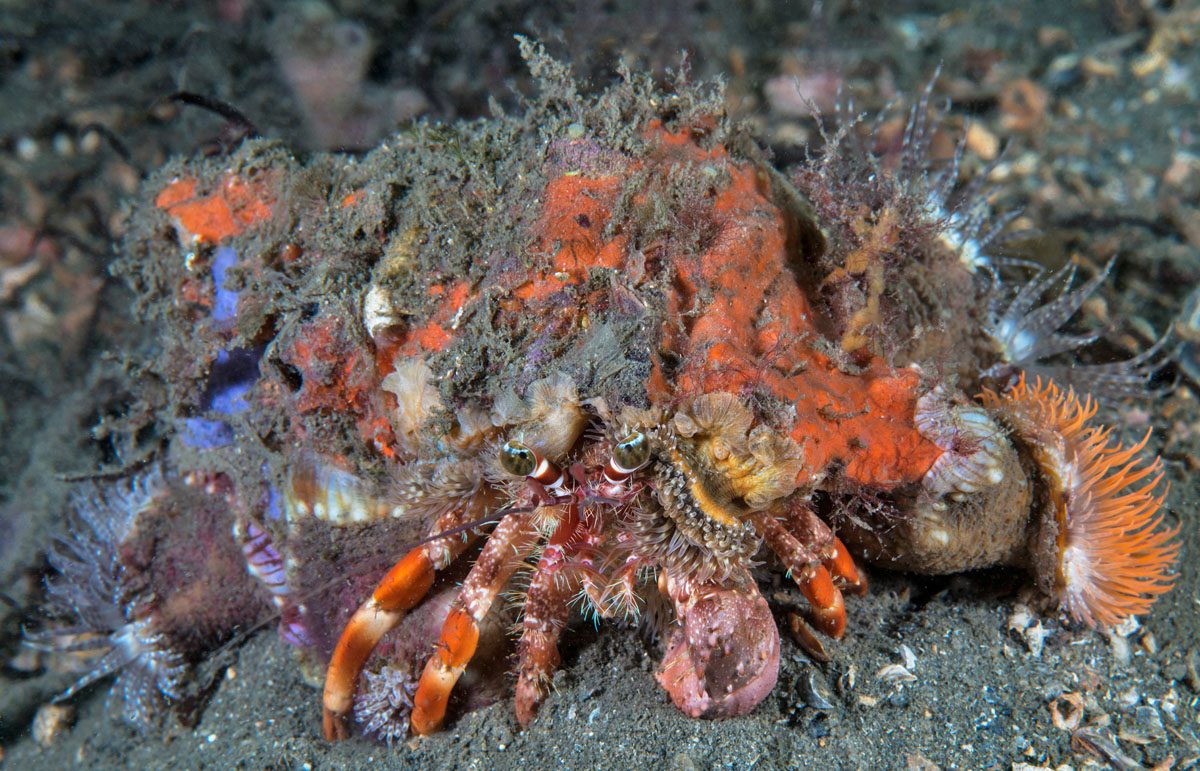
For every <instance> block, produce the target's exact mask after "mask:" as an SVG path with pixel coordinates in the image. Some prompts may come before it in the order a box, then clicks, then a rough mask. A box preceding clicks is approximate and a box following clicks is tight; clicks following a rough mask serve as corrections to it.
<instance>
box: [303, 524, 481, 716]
mask: <svg viewBox="0 0 1200 771" xmlns="http://www.w3.org/2000/svg"><path fill="white" fill-rule="evenodd" d="M441 541H445V542H446V543H441ZM467 544H468V540H467V539H464V538H445V539H439V541H434V542H431V543H427V544H422V545H421V546H418V547H416V548H415V549H413V550H412V551H410V552H409V553H408V554H405V555H404V557H403V558H401V560H400V561H399V562H397V563H396V564H395V566H394V567H392V569H391V570H389V571H388V573H387V575H385V576H384V577H383V580H382V581H380V582H379V585H378V586H377V587H376V588H375V591H374V592H372V593H371V597H370V599H368V600H367V601H366V602H364V603H363V604H362V605H361V606H360V607H359V609H358V610H357V611H355V612H354V615H353V616H351V617H350V621H349V622H348V623H347V624H346V628H345V629H343V630H342V636H341V637H340V638H338V641H337V645H336V646H335V647H334V649H333V657H332V658H331V659H330V660H329V668H328V669H327V670H326V672H325V694H324V699H323V703H324V709H323V714H322V723H323V727H324V730H325V738H326V739H329V740H336V739H346V738H348V737H349V735H350V732H349V730H348V728H347V726H346V716H347V715H349V713H350V708H351V706H352V705H353V703H354V689H355V686H356V685H357V683H358V675H359V673H360V672H361V671H362V668H363V664H365V663H366V661H367V658H368V657H369V656H370V655H371V651H373V650H375V646H376V645H377V644H378V643H379V640H380V638H382V637H383V636H384V635H385V634H387V632H388V631H389V630H390V629H392V628H394V627H395V626H396V625H397V624H399V623H400V621H401V620H403V618H404V616H405V614H407V613H408V611H409V610H411V609H412V608H413V607H414V606H415V605H417V603H419V602H420V601H421V600H422V599H424V597H425V595H426V593H427V592H428V591H429V587H431V586H432V585H433V578H434V574H435V573H436V572H437V570H438V569H440V568H444V567H445V566H446V565H448V564H449V563H450V562H452V561H453V559H454V557H456V556H458V554H459V553H461V552H462V550H463V549H465V548H466V546H467ZM439 563H440V564H439Z"/></svg>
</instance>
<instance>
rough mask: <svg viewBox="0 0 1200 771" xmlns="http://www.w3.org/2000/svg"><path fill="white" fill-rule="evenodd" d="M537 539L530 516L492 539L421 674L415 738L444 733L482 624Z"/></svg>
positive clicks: (519, 516) (517, 516)
mask: <svg viewBox="0 0 1200 771" xmlns="http://www.w3.org/2000/svg"><path fill="white" fill-rule="evenodd" d="M537 538H538V532H537V529H536V528H534V527H533V524H532V522H531V518H530V516H529V512H520V513H513V514H509V515H508V516H506V517H505V518H504V519H502V520H500V524H498V525H496V529H495V530H493V531H492V534H491V535H490V536H489V537H488V541H487V544H486V545H485V546H484V547H483V551H482V552H480V553H479V559H478V560H477V561H476V562H475V565H474V566H473V567H472V568H471V572H470V573H468V574H467V577H466V580H464V581H463V585H462V589H461V590H460V591H459V593H458V598H457V599H456V600H455V601H454V605H453V606H451V608H450V613H449V615H447V616H446V622H445V623H444V624H443V625H442V633H441V636H440V637H439V638H438V642H437V646H436V649H435V650H434V653H433V656H431V657H430V659H429V661H428V662H426V664H425V671H424V672H422V673H421V680H420V682H419V683H418V684H417V692H416V694H414V695H413V709H412V716H411V718H410V723H411V725H412V729H413V732H414V733H417V734H422V735H423V734H430V733H433V732H434V731H436V730H438V729H439V728H441V726H442V721H443V720H444V719H445V717H446V703H447V702H448V701H449V699H450V691H451V690H453V689H454V684H455V683H456V682H458V678H459V677H460V676H462V673H463V670H465V669H466V668H467V664H468V663H469V662H470V661H471V657H472V656H474V655H475V647H476V645H477V644H478V642H479V622H481V621H482V620H483V618H484V616H486V615H487V612H488V610H489V609H490V608H491V607H492V602H493V601H494V600H495V599H496V595H497V594H499V593H500V590H501V589H503V588H504V585H505V584H507V583H508V579H509V578H510V577H511V576H512V574H513V571H514V570H516V569H517V566H518V565H520V564H521V562H522V560H524V558H525V555H526V553H527V552H528V551H529V550H530V549H531V548H532V546H533V544H534V543H535V542H536V541H537Z"/></svg>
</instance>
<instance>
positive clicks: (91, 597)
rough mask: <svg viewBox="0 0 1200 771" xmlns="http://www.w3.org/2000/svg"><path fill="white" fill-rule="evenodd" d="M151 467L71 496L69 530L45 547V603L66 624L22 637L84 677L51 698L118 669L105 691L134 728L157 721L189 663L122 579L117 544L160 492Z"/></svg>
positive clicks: (141, 591)
mask: <svg viewBox="0 0 1200 771" xmlns="http://www.w3.org/2000/svg"><path fill="white" fill-rule="evenodd" d="M164 484H165V483H164V480H163V476H162V472H161V470H160V469H159V468H158V467H157V466H153V467H151V468H150V469H149V470H147V471H143V472H141V473H139V474H137V475H136V476H133V477H131V478H129V479H126V480H121V481H118V482H114V483H112V484H102V483H99V482H89V483H86V484H84V485H82V486H81V487H80V488H79V490H78V491H76V493H75V495H74V496H73V499H72V509H73V512H74V515H73V517H72V522H71V529H70V537H69V539H64V540H61V541H59V542H58V543H57V544H55V546H54V547H53V548H52V549H51V551H50V554H49V560H50V564H51V566H53V567H54V569H55V570H56V571H57V572H58V574H57V575H56V576H54V577H52V578H50V579H49V580H48V581H47V582H46V589H47V593H48V595H49V608H48V610H49V611H50V612H51V613H52V614H53V615H55V616H59V617H62V618H64V619H69V620H68V621H66V624H65V625H61V626H52V627H50V628H48V629H45V630H43V631H40V632H33V633H29V634H28V635H27V637H26V643H27V644H29V645H31V646H33V647H35V648H38V649H40V650H44V651H49V652H53V653H60V654H63V653H65V654H70V655H71V657H72V658H73V659H74V660H75V661H76V662H78V665H79V666H80V667H81V668H83V667H87V669H86V671H85V672H84V674H83V676H82V677H80V678H79V680H77V681H76V682H75V683H74V684H73V685H72V686H71V687H70V688H68V689H67V690H66V691H65V692H63V693H62V694H61V695H59V696H58V697H57V698H56V699H55V701H63V700H65V699H68V698H70V697H71V696H73V695H74V694H75V693H77V692H79V691H80V690H82V689H83V688H86V687H87V686H89V685H91V684H92V683H94V682H96V681H97V680H100V679H101V678H104V677H107V676H108V675H111V674H113V673H116V674H117V679H116V682H115V683H114V685H113V687H112V690H111V691H110V695H109V698H110V700H112V702H114V703H119V704H120V706H121V714H122V716H123V717H124V719H125V721H126V722H127V723H129V724H130V725H132V726H133V727H135V728H137V729H139V730H146V729H148V728H150V727H152V726H154V725H156V724H157V722H158V720H159V719H160V718H161V716H162V715H163V714H164V713H165V712H166V710H167V708H168V707H169V706H170V705H171V704H172V703H173V702H175V701H177V700H178V699H179V698H180V696H181V686H182V684H183V682H184V677H185V676H186V674H187V672H188V667H187V665H186V663H185V660H184V658H183V656H182V655H181V654H180V653H178V652H177V651H175V650H173V649H172V648H171V647H170V646H168V645H167V644H166V642H165V640H164V638H163V636H162V635H161V634H159V633H158V632H156V631H155V629H154V628H153V625H152V623H151V620H150V617H149V615H148V611H147V608H148V603H147V599H148V598H147V597H146V596H145V588H144V587H138V586H135V585H134V584H133V583H131V582H130V581H129V580H128V577H127V575H126V567H125V564H124V563H123V561H122V560H121V559H120V555H119V549H120V547H121V545H122V544H123V543H124V542H125V541H126V539H128V538H129V536H130V534H131V533H133V531H134V529H135V524H136V521H137V519H138V516H139V515H140V514H141V513H142V512H144V511H145V510H146V509H147V508H149V507H150V506H151V505H153V503H154V501H155V499H156V497H157V496H158V495H160V494H161V493H162V492H163V489H164Z"/></svg>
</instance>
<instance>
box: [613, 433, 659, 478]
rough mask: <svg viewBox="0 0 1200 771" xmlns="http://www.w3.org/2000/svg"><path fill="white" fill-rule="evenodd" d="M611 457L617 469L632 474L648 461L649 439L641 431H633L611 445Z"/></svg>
mask: <svg viewBox="0 0 1200 771" xmlns="http://www.w3.org/2000/svg"><path fill="white" fill-rule="evenodd" d="M612 459H613V466H614V467H615V468H616V470H617V471H623V472H625V473H627V474H632V473H633V472H634V471H637V470H638V469H640V468H641V467H643V466H645V465H646V464H647V463H649V462H650V440H649V439H647V438H646V435H645V434H643V433H642V432H640V431H634V432H633V433H632V434H630V435H629V436H627V437H625V438H624V439H622V440H621V441H619V442H617V445H616V447H613V453H612Z"/></svg>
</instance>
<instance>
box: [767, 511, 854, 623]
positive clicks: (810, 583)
mask: <svg viewBox="0 0 1200 771" xmlns="http://www.w3.org/2000/svg"><path fill="white" fill-rule="evenodd" d="M753 522H754V527H755V529H756V530H758V532H759V535H761V536H762V537H763V540H764V541H765V542H766V544H767V546H769V547H770V549H771V551H773V552H775V554H776V555H778V556H779V559H781V560H783V564H784V565H785V566H786V567H787V569H788V572H790V573H791V574H792V580H793V581H795V582H796V586H798V587H799V588H800V592H801V593H802V594H803V595H804V597H805V599H807V600H808V604H809V605H810V606H811V609H812V621H813V625H814V626H816V627H817V629H819V630H820V631H822V632H824V633H825V634H827V635H829V636H830V637H833V638H840V637H841V636H842V634H843V633H845V631H846V604H845V602H844V600H843V599H842V592H841V590H840V589H838V588H837V587H836V586H835V585H834V583H833V577H832V576H830V575H829V571H828V570H827V569H826V568H825V566H824V565H823V564H821V558H820V557H819V556H818V555H816V554H814V553H813V552H812V551H811V550H810V549H809V548H808V547H806V546H805V545H804V544H803V543H802V542H801V541H799V540H798V539H797V538H796V537H795V536H793V535H792V534H791V533H790V532H788V529H787V528H786V527H784V526H783V523H781V522H780V521H779V520H778V519H776V518H775V516H774V515H773V514H772V513H770V512H758V513H757V515H756V516H755V517H754V520H753Z"/></svg>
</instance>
